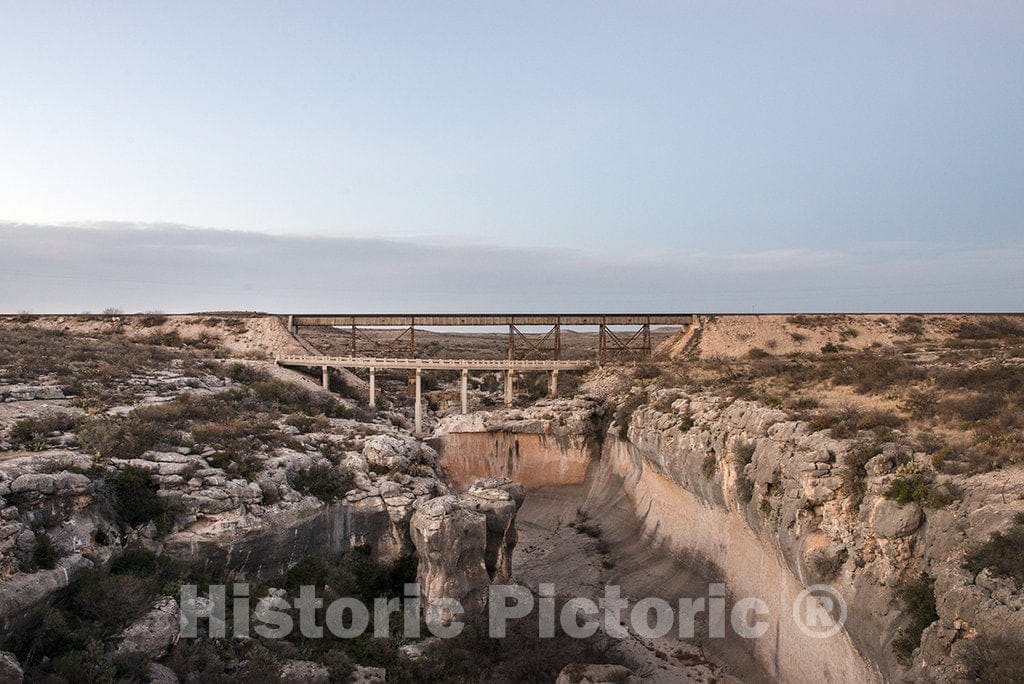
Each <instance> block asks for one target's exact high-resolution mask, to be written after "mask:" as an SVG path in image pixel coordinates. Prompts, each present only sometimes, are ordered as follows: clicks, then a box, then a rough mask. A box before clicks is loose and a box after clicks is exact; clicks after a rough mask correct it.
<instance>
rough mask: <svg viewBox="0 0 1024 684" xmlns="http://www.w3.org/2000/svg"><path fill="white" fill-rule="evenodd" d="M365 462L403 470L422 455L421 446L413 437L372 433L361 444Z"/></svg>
mask: <svg viewBox="0 0 1024 684" xmlns="http://www.w3.org/2000/svg"><path fill="white" fill-rule="evenodd" d="M363 456H364V457H365V458H366V460H367V462H369V463H371V464H374V465H379V466H384V467H385V468H389V469H391V470H405V469H406V468H408V467H409V466H410V465H411V464H412V463H413V462H414V461H418V460H420V458H421V457H422V456H423V446H422V445H421V443H420V442H419V441H417V440H416V439H415V438H413V437H408V436H401V437H399V436H396V435H373V436H372V437H368V438H367V439H366V442H365V443H364V444H363Z"/></svg>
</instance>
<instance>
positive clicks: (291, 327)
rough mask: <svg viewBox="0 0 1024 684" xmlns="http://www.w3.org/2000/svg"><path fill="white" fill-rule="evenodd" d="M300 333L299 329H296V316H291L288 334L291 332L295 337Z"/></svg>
mask: <svg viewBox="0 0 1024 684" xmlns="http://www.w3.org/2000/svg"><path fill="white" fill-rule="evenodd" d="M298 331H299V329H298V328H296V327H295V316H292V315H289V316H288V332H290V333H291V334H293V335H294V334H295V333H297V332H298Z"/></svg>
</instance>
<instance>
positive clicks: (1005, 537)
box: [964, 513, 1024, 587]
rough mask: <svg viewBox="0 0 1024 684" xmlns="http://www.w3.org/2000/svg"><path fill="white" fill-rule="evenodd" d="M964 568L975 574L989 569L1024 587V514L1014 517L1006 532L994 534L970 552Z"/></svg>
mask: <svg viewBox="0 0 1024 684" xmlns="http://www.w3.org/2000/svg"><path fill="white" fill-rule="evenodd" d="M964 567H965V568H966V569H967V570H970V571H971V572H973V573H974V574H978V573H979V572H981V571H982V570H984V569H985V568H988V569H989V571H990V572H991V573H992V574H993V575H998V576H1000V577H1008V578H1010V579H1012V580H1013V581H1014V582H1016V583H1017V586H1020V587H1024V513H1018V514H1017V515H1016V516H1014V519H1013V524H1012V526H1011V527H1010V529H1008V530H1007V531H1006V532H993V533H992V535H991V536H990V537H989V539H988V541H986V542H985V543H984V544H982V545H981V546H979V547H977V548H976V549H973V550H972V551H971V552H969V553H968V554H967V557H966V559H965V560H964Z"/></svg>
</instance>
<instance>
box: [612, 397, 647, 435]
mask: <svg viewBox="0 0 1024 684" xmlns="http://www.w3.org/2000/svg"><path fill="white" fill-rule="evenodd" d="M645 403H647V393H646V392H640V393H636V394H630V395H629V396H628V397H626V398H625V399H624V400H623V401H622V403H621V404H619V406H618V408H617V409H616V410H615V422H616V423H617V424H618V426H619V430H618V435H619V439H626V438H627V436H628V435H629V423H630V421H631V420H632V419H633V412H634V411H636V410H637V409H638V408H640V407H641V406H643V405H644V404H645Z"/></svg>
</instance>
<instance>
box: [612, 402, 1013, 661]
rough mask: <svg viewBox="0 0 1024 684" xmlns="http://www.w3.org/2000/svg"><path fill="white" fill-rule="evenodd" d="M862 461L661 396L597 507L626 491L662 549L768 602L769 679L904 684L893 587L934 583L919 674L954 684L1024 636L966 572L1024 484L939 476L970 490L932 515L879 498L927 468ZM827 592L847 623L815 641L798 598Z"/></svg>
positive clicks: (803, 428)
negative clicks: (999, 645)
mask: <svg viewBox="0 0 1024 684" xmlns="http://www.w3.org/2000/svg"><path fill="white" fill-rule="evenodd" d="M620 434H621V436H620ZM854 447H855V442H854V440H837V439H832V438H830V437H829V436H828V433H827V432H824V431H823V432H812V431H811V429H810V428H809V426H808V425H807V424H806V423H803V422H799V421H793V420H789V419H788V417H787V416H786V414H785V413H784V412H782V411H778V410H773V409H769V408H765V407H763V406H759V405H757V404H755V403H753V402H748V401H732V400H728V399H724V398H721V397H716V396H711V395H689V394H685V393H682V392H679V391H676V390H659V391H655V392H652V393H651V395H650V397H649V399H648V401H647V403H645V404H644V405H642V406H640V408H638V409H636V410H635V411H634V412H633V413H632V415H631V416H630V419H629V422H628V429H625V430H622V431H621V433H620V427H619V426H617V425H613V426H612V428H611V429H610V430H609V433H608V436H607V439H606V443H605V447H604V451H603V454H602V460H601V464H600V468H599V469H598V471H597V475H596V477H595V482H594V484H593V487H592V494H593V493H594V492H597V491H598V490H600V489H601V488H604V489H606V490H607V489H611V488H614V489H616V490H621V491H624V492H625V494H626V495H627V497H628V498H629V500H630V502H631V504H632V505H633V506H634V508H635V510H636V512H637V516H638V518H640V519H641V520H642V521H643V526H644V530H645V534H646V535H649V537H650V539H651V541H652V542H653V543H659V544H664V545H666V546H667V547H668V548H674V549H677V550H679V552H680V553H686V554H688V555H689V556H690V557H696V558H697V559H702V560H706V561H709V562H712V563H714V564H715V565H716V566H717V567H719V568H721V569H722V571H723V572H724V573H725V575H726V579H727V584H728V587H729V590H730V592H731V593H734V594H735V595H736V596H744V595H747V596H759V597H762V598H765V599H767V600H768V601H769V607H770V610H771V615H772V617H773V620H774V619H775V618H776V617H778V620H777V621H776V622H775V623H774V624H773V625H772V627H771V630H770V632H769V634H767V635H766V636H764V637H762V638H761V639H759V640H756V644H755V647H754V648H755V655H756V657H757V658H758V659H759V660H760V662H761V664H762V665H763V667H764V669H765V671H766V672H768V673H769V675H770V676H772V677H780V678H784V679H793V680H806V679H809V678H810V679H832V680H845V681H852V680H858V681H871V680H878V679H883V678H884V679H893V678H898V677H901V676H903V675H904V674H905V673H906V668H905V666H904V665H903V664H901V663H900V662H899V661H898V660H897V659H896V658H895V656H894V655H893V651H892V647H891V644H892V641H893V639H894V638H895V637H896V636H897V635H898V634H899V632H900V630H901V629H902V628H903V627H904V626H905V625H906V623H907V622H908V618H907V616H906V609H905V606H904V605H903V603H902V601H901V599H900V598H899V592H900V587H901V586H903V585H904V584H905V583H906V582H907V581H909V580H912V579H914V578H915V577H917V576H918V575H919V574H920V573H921V572H927V573H928V574H929V575H930V576H932V577H935V578H936V583H935V593H936V599H937V610H938V614H939V621H938V622H936V623H935V624H934V625H933V626H932V627H930V628H928V629H927V630H925V633H924V635H923V637H922V647H921V649H920V651H919V653H920V656H919V658H918V659H917V660H916V661H915V662H914V663H913V666H912V670H911V672H912V673H913V676H915V677H920V678H927V679H937V680H940V681H956V680H958V679H960V678H962V677H963V676H964V672H965V669H964V659H965V654H966V653H967V652H968V651H969V649H970V647H971V645H972V644H971V641H972V639H973V637H975V636H976V635H978V634H979V633H981V634H1000V633H1005V630H1007V629H1010V630H1013V631H1014V633H1017V634H1020V633H1024V611H1022V610H1021V606H1022V603H1021V601H1020V595H1019V593H1018V592H1016V591H1015V590H1014V589H1013V587H1012V586H1007V585H1008V584H1009V583H1008V582H1007V581H1005V580H996V579H994V578H991V577H989V576H988V573H987V572H982V573H981V574H980V575H979V576H977V577H974V576H972V575H971V573H969V572H968V571H966V570H964V569H963V568H962V567H961V563H962V558H963V552H964V549H965V548H967V547H969V546H970V544H971V543H974V542H977V541H982V540H985V539H987V538H988V536H989V533H991V532H992V531H993V530H994V529H997V528H998V527H999V525H1001V524H1004V523H1005V522H1006V521H1008V520H1009V519H1010V518H1012V515H1013V513H1014V512H1016V511H1019V510H1022V509H1024V502H1022V501H1021V500H1020V499H1019V498H1016V497H1006V496H1005V495H1004V494H1005V491H1006V488H1005V484H1006V482H1014V483H1016V484H1017V486H1020V481H1021V479H1022V478H1021V476H1020V474H1019V473H1012V472H1011V473H1002V474H1000V475H998V476H997V475H996V474H995V473H993V474H991V476H980V477H978V476H976V477H973V478H961V477H955V476H937V478H936V481H935V482H934V486H935V487H936V488H937V489H938V490H945V491H949V490H956V489H962V491H963V496H962V499H961V500H960V501H955V502H953V503H952V504H950V505H948V506H946V507H944V508H940V509H927V510H923V509H922V508H921V507H920V506H919V505H918V504H916V503H909V504H905V505H902V504H899V503H898V502H896V501H894V500H891V499H889V498H886V497H885V493H886V491H887V490H888V489H889V487H890V485H891V484H892V482H893V481H894V480H895V479H896V478H897V477H899V476H900V474H901V473H904V472H911V471H913V472H917V469H918V468H922V469H923V468H924V467H925V466H924V463H925V462H926V460H927V457H926V455H925V454H915V453H913V451H912V450H911V449H909V448H908V447H905V446H899V445H895V444H890V445H886V446H885V447H883V448H880V449H879V453H878V454H877V455H875V456H874V457H873V458H871V459H870V460H868V461H867V463H866V465H864V466H863V471H864V472H861V471H859V469H858V468H857V466H856V465H855V463H854V462H852V460H851V459H852V458H853V456H852V453H851V452H852V451H853V448H854ZM865 472H866V475H865ZM997 479H998V480H999V481H1001V482H1002V481H1005V482H1002V484H997ZM1001 493H1002V494H1001ZM818 583H824V584H827V585H829V586H830V587H831V588H832V589H834V590H835V591H837V592H838V593H839V594H840V595H841V596H842V598H843V600H844V601H845V603H846V605H847V607H848V610H849V614H848V617H847V619H846V621H845V628H846V629H845V631H844V632H842V633H840V634H839V635H837V636H836V637H834V638H830V639H812V638H808V637H807V636H806V635H805V634H804V633H802V632H801V631H800V630H799V629H798V627H799V626H798V625H797V624H796V623H795V622H794V620H793V618H792V615H793V613H792V610H791V606H792V602H793V600H794V599H795V598H796V596H797V594H798V592H799V591H800V590H801V589H803V588H804V587H806V586H809V585H813V584H818Z"/></svg>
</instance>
